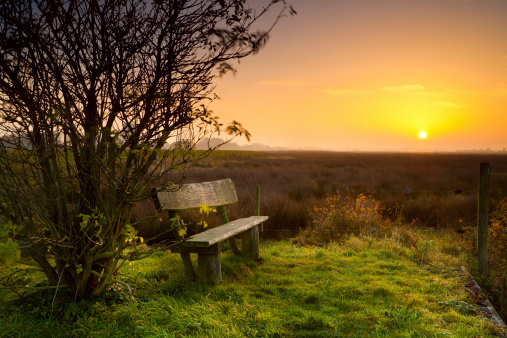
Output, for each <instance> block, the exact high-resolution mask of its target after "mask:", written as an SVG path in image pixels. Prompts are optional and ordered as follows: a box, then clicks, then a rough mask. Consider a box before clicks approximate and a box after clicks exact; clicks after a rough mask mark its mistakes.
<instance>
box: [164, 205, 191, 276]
mask: <svg viewBox="0 0 507 338" xmlns="http://www.w3.org/2000/svg"><path fill="white" fill-rule="evenodd" d="M177 216H178V214H177V213H176V211H172V210H171V211H169V218H171V219H172V218H177ZM180 229H181V223H180V220H179V219H176V221H175V226H174V228H173V234H174V237H175V238H176V240H177V241H182V240H183V239H184V237H183V236H181V235H180ZM180 256H181V260H182V261H183V266H184V267H185V275H186V276H187V277H188V278H195V276H196V275H195V271H194V266H193V265H192V260H191V259H190V253H188V252H183V253H180Z"/></svg>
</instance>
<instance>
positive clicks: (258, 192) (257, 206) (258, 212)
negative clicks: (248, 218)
mask: <svg viewBox="0 0 507 338" xmlns="http://www.w3.org/2000/svg"><path fill="white" fill-rule="evenodd" d="M260 215H261V187H260V185H258V186H257V188H256V189H255V214H254V216H260ZM261 231H264V226H263V224H262V223H261Z"/></svg>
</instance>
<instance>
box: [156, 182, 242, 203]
mask: <svg viewBox="0 0 507 338" xmlns="http://www.w3.org/2000/svg"><path fill="white" fill-rule="evenodd" d="M156 197H157V199H158V203H159V205H160V208H161V210H190V209H197V208H199V206H200V205H201V204H205V205H207V206H213V207H218V206H223V205H228V204H233V203H236V202H237V201H238V196H237V195H236V189H235V188H234V184H233V183H232V181H231V179H230V178H228V179H225V180H220V181H213V182H202V183H190V184H183V185H182V186H181V187H180V188H179V189H178V190H176V191H159V192H157V193H156Z"/></svg>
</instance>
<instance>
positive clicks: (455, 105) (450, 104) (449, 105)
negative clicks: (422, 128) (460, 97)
mask: <svg viewBox="0 0 507 338" xmlns="http://www.w3.org/2000/svg"><path fill="white" fill-rule="evenodd" d="M433 105H434V106H438V107H444V108H451V109H461V108H464V107H466V106H467V105H466V104H458V103H454V102H436V103H434V104H433Z"/></svg>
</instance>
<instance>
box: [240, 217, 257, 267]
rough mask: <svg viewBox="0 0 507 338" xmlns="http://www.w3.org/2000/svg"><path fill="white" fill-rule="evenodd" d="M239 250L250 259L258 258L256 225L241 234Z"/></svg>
mask: <svg viewBox="0 0 507 338" xmlns="http://www.w3.org/2000/svg"><path fill="white" fill-rule="evenodd" d="M241 250H242V252H243V256H245V257H248V258H251V259H259V257H260V256H259V226H258V225H257V226H254V227H253V228H251V229H249V230H247V231H245V232H243V233H242V234H241Z"/></svg>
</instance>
